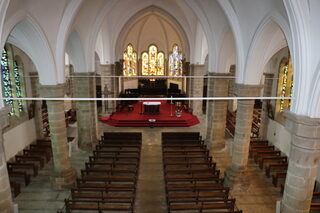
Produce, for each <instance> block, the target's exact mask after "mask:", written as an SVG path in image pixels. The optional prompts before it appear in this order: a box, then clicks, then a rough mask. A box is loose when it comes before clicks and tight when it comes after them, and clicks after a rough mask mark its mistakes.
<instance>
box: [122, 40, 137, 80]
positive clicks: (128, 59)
mask: <svg viewBox="0 0 320 213" xmlns="http://www.w3.org/2000/svg"><path fill="white" fill-rule="evenodd" d="M123 75H124V76H135V75H137V53H136V52H135V51H134V49H133V46H132V45H131V44H129V45H128V46H127V49H126V51H125V52H124V53H123Z"/></svg>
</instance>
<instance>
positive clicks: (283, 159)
mask: <svg viewBox="0 0 320 213" xmlns="http://www.w3.org/2000/svg"><path fill="white" fill-rule="evenodd" d="M287 162H288V159H287V157H286V156H265V157H261V158H260V160H259V168H260V169H263V165H264V163H287Z"/></svg>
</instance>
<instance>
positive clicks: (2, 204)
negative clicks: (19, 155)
mask: <svg viewBox="0 0 320 213" xmlns="http://www.w3.org/2000/svg"><path fill="white" fill-rule="evenodd" d="M10 111H11V108H10V107H5V108H2V109H0V213H13V202H12V195H11V188H10V181H9V176H8V170H7V163H6V158H5V153H4V147H3V129H4V128H5V127H6V126H8V124H9V119H8V113H9V112H10Z"/></svg>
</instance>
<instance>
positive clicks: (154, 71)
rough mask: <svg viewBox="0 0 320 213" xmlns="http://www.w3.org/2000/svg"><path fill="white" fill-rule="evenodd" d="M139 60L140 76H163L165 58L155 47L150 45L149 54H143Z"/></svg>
mask: <svg viewBox="0 0 320 213" xmlns="http://www.w3.org/2000/svg"><path fill="white" fill-rule="evenodd" d="M141 58H142V59H141V63H142V68H141V74H142V75H165V56H164V53H163V52H158V47H157V46H156V45H150V46H149V52H143V53H142V55H141Z"/></svg>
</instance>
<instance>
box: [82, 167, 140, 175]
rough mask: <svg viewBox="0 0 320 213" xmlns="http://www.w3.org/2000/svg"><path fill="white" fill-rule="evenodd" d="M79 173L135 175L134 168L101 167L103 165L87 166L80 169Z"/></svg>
mask: <svg viewBox="0 0 320 213" xmlns="http://www.w3.org/2000/svg"><path fill="white" fill-rule="evenodd" d="M81 174H101V175H103V176H105V175H118V174H119V175H121V174H122V175H126V176H128V177H129V176H137V170H136V169H125V168H111V169H108V168H103V167H96V168H87V169H84V170H81Z"/></svg>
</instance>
